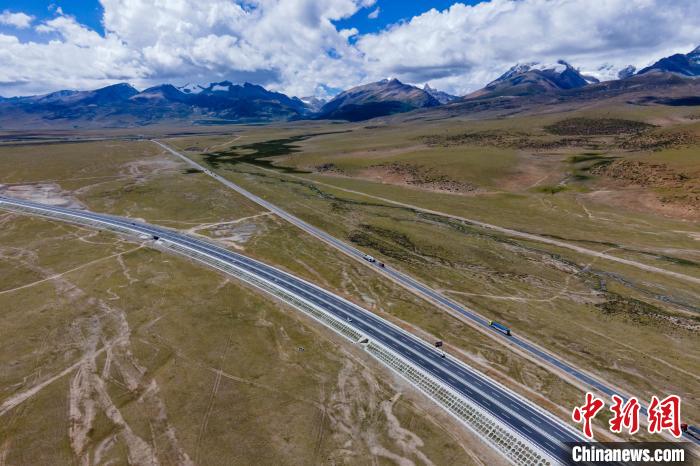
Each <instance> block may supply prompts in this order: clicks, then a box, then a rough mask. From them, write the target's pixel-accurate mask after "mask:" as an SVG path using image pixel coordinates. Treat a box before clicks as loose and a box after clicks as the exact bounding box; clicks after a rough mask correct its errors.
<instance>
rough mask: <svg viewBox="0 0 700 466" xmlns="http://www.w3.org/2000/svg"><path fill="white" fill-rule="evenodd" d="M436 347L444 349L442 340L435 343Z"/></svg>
mask: <svg viewBox="0 0 700 466" xmlns="http://www.w3.org/2000/svg"><path fill="white" fill-rule="evenodd" d="M435 347H436V348H442V340H438V341H436V342H435Z"/></svg>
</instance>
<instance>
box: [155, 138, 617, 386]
mask: <svg viewBox="0 0 700 466" xmlns="http://www.w3.org/2000/svg"><path fill="white" fill-rule="evenodd" d="M153 142H155V143H156V144H158V145H159V146H160V147H162V148H163V149H165V150H166V151H168V152H170V153H171V154H172V155H174V156H176V157H178V158H179V159H181V160H183V161H184V162H186V163H188V164H189V165H191V166H192V167H195V168H197V169H198V170H202V171H203V172H204V173H206V174H207V175H209V176H211V177H212V178H214V179H216V180H217V181H219V182H220V183H222V184H223V185H225V186H227V187H229V188H231V189H233V190H234V191H236V192H238V193H239V194H241V195H243V196H244V197H246V198H248V199H249V200H251V201H253V202H255V203H256V204H258V205H260V206H262V207H264V208H266V209H268V210H269V211H271V212H273V213H275V214H276V215H278V216H279V217H282V218H283V219H285V220H287V221H288V222H290V223H291V224H293V225H295V226H297V227H299V228H301V229H302V230H304V231H306V232H307V233H309V234H311V235H313V236H315V237H317V238H319V239H321V240H322V241H324V242H325V243H327V244H330V245H331V246H333V247H335V248H336V249H338V250H340V251H342V252H343V253H345V254H347V255H349V256H352V257H355V258H362V257H363V256H364V255H365V253H364V252H363V251H360V250H359V249H356V248H354V247H352V246H350V245H349V244H347V243H345V242H343V241H341V240H339V239H337V238H335V237H333V236H331V235H329V234H328V233H326V232H324V231H322V230H320V229H318V228H316V227H314V226H313V225H310V224H308V223H306V222H305V221H303V220H301V219H300V218H298V217H296V216H294V215H292V214H290V213H288V212H287V211H285V210H283V209H281V208H279V207H277V206H276V205H274V204H272V203H270V202H268V201H266V200H265V199H263V198H261V197H260V196H256V195H255V194H253V193H251V192H250V191H247V190H246V189H244V188H242V187H240V186H238V185H237V184H235V183H233V182H232V181H230V180H227V179H226V178H224V177H222V176H220V175H218V174H216V173H214V172H213V171H211V170H209V169H208V168H206V167H204V166H202V165H200V164H199V163H197V162H195V161H194V160H192V159H190V158H188V157H187V156H185V155H183V154H181V153H179V152H178V151H176V150H174V149H172V148H171V147H169V146H167V145H166V144H163V143H162V142H160V141H156V140H153ZM484 225H485V224H484ZM367 265H369V266H373V268H374V269H375V270H376V271H377V272H379V273H383V274H385V275H387V276H389V277H390V278H392V279H394V280H395V281H397V282H398V283H400V284H401V285H402V286H404V287H405V288H406V289H408V290H409V291H411V292H413V293H415V294H418V295H419V296H421V297H423V298H426V299H428V300H429V301H431V302H434V303H437V304H438V305H440V306H442V307H445V308H447V309H449V310H451V311H453V312H455V313H457V314H459V315H461V316H463V317H465V318H466V319H468V320H469V321H471V322H472V323H474V324H476V325H477V326H479V327H482V328H484V329H486V330H487V331H488V332H490V333H491V335H492V336H494V337H495V338H498V339H501V340H503V341H504V343H511V344H513V345H515V346H517V347H518V348H520V349H521V350H523V351H525V352H526V353H527V354H529V355H530V356H531V357H533V358H534V359H535V360H537V361H539V362H540V363H542V364H544V365H548V366H554V367H555V368H556V369H557V370H561V371H563V372H565V373H566V374H568V375H569V376H571V377H573V378H574V379H576V380H578V381H579V382H582V383H584V384H586V385H587V386H589V387H592V388H594V389H596V390H598V391H600V392H602V393H604V394H606V395H608V396H612V395H613V394H622V393H621V390H619V389H616V388H615V387H613V386H611V385H609V384H606V383H604V382H602V381H601V380H598V379H596V378H595V377H593V376H592V375H590V374H588V373H586V372H584V371H582V370H580V369H578V368H576V367H574V366H573V365H571V364H570V363H568V362H566V361H564V360H563V359H561V358H558V357H556V356H555V355H553V354H551V353H549V352H547V351H545V350H544V349H542V348H540V347H539V346H538V345H536V344H535V343H532V342H530V341H528V340H526V339H524V338H521V337H518V336H505V335H503V334H502V333H501V332H499V331H497V330H495V329H494V328H493V327H491V326H490V325H489V321H488V319H486V318H485V317H484V316H482V315H481V314H479V313H478V312H476V311H475V310H473V309H470V308H468V307H466V306H464V305H462V304H460V303H458V302H456V301H454V300H452V299H450V298H448V297H446V296H445V295H443V294H441V293H439V292H438V291H436V290H434V289H432V288H430V287H429V286H428V285H425V284H424V283H421V282H419V281H418V280H416V279H414V278H413V277H411V276H410V275H408V274H406V273H403V272H401V271H399V270H396V269H394V268H392V267H390V266H389V265H385V266H384V267H380V266H379V265H378V264H376V263H375V264H371V263H369V262H367Z"/></svg>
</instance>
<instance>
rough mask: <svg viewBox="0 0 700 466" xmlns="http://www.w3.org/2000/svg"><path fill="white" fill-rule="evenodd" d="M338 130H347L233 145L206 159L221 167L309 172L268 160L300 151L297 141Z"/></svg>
mask: <svg viewBox="0 0 700 466" xmlns="http://www.w3.org/2000/svg"><path fill="white" fill-rule="evenodd" d="M338 132H345V131H331V132H325V133H311V134H301V135H298V136H290V137H288V138H284V139H271V140H269V141H261V142H254V143H251V144H244V145H241V146H233V147H231V148H230V149H228V150H225V151H219V152H209V153H206V154H204V161H205V162H207V163H208V164H209V165H210V166H211V167H212V168H219V166H220V164H221V163H226V164H230V165H236V164H239V163H249V164H251V165H255V166H258V167H262V168H268V169H272V170H278V171H281V172H284V173H309V172H308V171H304V170H298V169H296V168H294V167H289V166H285V165H277V164H275V163H273V161H272V160H267V158H268V157H280V156H284V155H291V154H294V153H296V152H299V151H300V149H299V147H298V146H297V145H296V143H298V142H301V141H305V140H307V139H309V138H312V137H314V136H323V135H326V134H336V133H338ZM241 151H243V152H241Z"/></svg>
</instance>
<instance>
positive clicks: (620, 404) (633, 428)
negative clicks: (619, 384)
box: [609, 395, 640, 434]
mask: <svg viewBox="0 0 700 466" xmlns="http://www.w3.org/2000/svg"><path fill="white" fill-rule="evenodd" d="M612 400H613V403H614V404H613V405H612V406H611V407H610V411H612V412H613V417H612V419H610V422H609V424H610V432H614V433H616V434H619V433H621V432H622V428H623V427H624V428H625V429H627V431H628V432H629V433H630V434H636V433H637V431H638V430H639V408H640V405H639V401H637V398H635V397H632V398H630V399H629V400H627V402H624V400H623V399H622V398H621V397H619V396H617V395H613V396H612Z"/></svg>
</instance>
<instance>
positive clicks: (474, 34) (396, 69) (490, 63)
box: [0, 0, 700, 96]
mask: <svg viewBox="0 0 700 466" xmlns="http://www.w3.org/2000/svg"><path fill="white" fill-rule="evenodd" d="M100 2H101V4H102V7H103V9H104V17H103V25H104V30H105V33H104V35H101V34H98V33H97V32H95V31H93V30H91V29H89V28H87V27H85V26H84V25H81V24H80V23H78V22H77V21H76V20H75V19H74V18H73V17H71V16H67V15H65V14H63V12H62V11H59V10H58V9H55V11H54V13H55V15H56V16H55V17H54V18H52V19H50V20H46V21H43V22H41V23H40V24H39V25H37V26H36V27H35V30H36V32H37V34H39V36H40V37H43V38H45V40H43V41H42V40H37V41H25V42H22V41H20V40H19V39H18V38H17V37H15V36H13V35H12V34H11V33H9V32H7V30H6V31H5V32H4V33H0V62H2V63H3V67H0V93H2V94H5V95H8V94H18V93H25V94H26V93H31V92H44V91H51V90H56V89H58V88H89V87H97V86H100V85H107V84H111V83H114V82H117V81H129V82H132V83H134V84H135V85H137V86H140V87H145V86H149V85H153V84H158V83H161V82H172V83H174V84H184V83H186V82H196V83H206V82H209V81H214V80H223V79H229V80H232V81H239V82H240V81H245V80H247V81H251V82H256V83H259V84H262V85H265V86H266V87H268V88H271V89H275V90H280V91H283V92H286V93H288V94H290V95H298V96H303V95H310V94H317V95H323V94H324V93H326V92H327V91H328V89H338V88H346V87H349V86H352V85H356V84H359V83H362V82H367V81H372V80H376V79H380V78H383V77H387V76H396V77H399V78H400V79H402V80H404V81H407V82H412V83H415V84H423V83H425V82H430V84H431V85H432V86H433V87H438V88H442V89H444V90H447V91H449V92H452V93H457V94H465V93H467V92H469V91H471V90H474V89H477V88H479V87H481V86H483V85H484V84H485V83H486V82H488V81H489V80H491V79H493V78H494V77H496V76H497V75H499V74H500V73H502V72H503V71H504V70H506V69H507V68H509V67H510V66H511V65H513V64H515V63H516V62H519V61H520V62H526V61H547V62H551V61H555V60H557V59H560V58H562V59H566V60H568V61H569V62H571V63H572V64H573V65H574V66H577V67H580V68H581V69H582V71H584V72H585V73H587V74H592V75H595V76H598V77H602V78H613V77H614V76H615V74H616V73H617V72H618V71H619V70H620V69H622V68H624V67H625V66H627V65H634V66H636V67H637V68H640V67H642V66H644V65H646V64H648V63H649V62H651V61H653V60H654V59H657V58H659V57H661V56H665V55H669V54H671V53H675V52H680V51H689V50H691V49H692V48H694V47H695V46H696V45H698V43H700V28H697V27H696V24H695V23H696V18H697V17H700V11H699V10H700V3H699V2H697V0H677V1H674V2H665V1H663V0H519V1H510V0H492V1H490V2H484V3H481V4H478V5H475V6H466V5H463V4H455V5H453V6H452V7H450V8H449V9H446V10H444V11H437V10H430V11H427V12H425V13H423V14H422V15H419V16H416V17H414V18H411V19H409V20H407V21H405V22H401V23H398V24H396V25H393V26H390V27H389V28H387V29H385V30H383V31H380V32H378V33H374V34H367V35H361V34H358V31H357V30H356V29H344V30H338V28H337V27H336V26H335V24H334V21H335V20H338V19H342V18H347V17H350V16H352V15H354V14H355V13H357V12H358V11H360V10H362V9H363V8H372V7H374V9H373V10H372V12H371V13H369V15H370V17H371V16H372V15H379V12H380V10H379V7H378V6H375V1H374V0H325V1H323V2H319V1H315V0H248V1H238V2H235V1H231V0H178V1H163V0H100ZM11 15H14V16H12V18H15V19H12V20H11V21H14V22H13V26H14V27H27V26H30V25H31V23H32V18H31V17H29V16H28V15H25V14H23V13H9V12H3V13H2V16H0V18H3V19H0V22H3V21H5V19H4V18H6V17H7V18H10V17H11ZM17 15H23V17H27V18H29V19H23V20H22V19H17V18H19V16H17ZM8 21H10V20H8ZM25 24H26V26H25Z"/></svg>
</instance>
